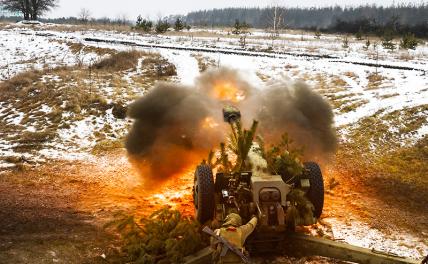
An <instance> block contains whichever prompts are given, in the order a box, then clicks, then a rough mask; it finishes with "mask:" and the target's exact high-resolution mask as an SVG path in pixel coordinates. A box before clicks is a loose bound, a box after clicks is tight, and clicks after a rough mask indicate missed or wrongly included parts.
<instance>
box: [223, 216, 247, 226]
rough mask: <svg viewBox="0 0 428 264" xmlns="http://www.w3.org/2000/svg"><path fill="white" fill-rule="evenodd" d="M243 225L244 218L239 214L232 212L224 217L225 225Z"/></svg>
mask: <svg viewBox="0 0 428 264" xmlns="http://www.w3.org/2000/svg"><path fill="white" fill-rule="evenodd" d="M241 225H242V218H241V216H240V215H239V214H235V213H231V214H228V215H227V216H226V218H225V219H224V223H223V226H235V227H238V226H241Z"/></svg>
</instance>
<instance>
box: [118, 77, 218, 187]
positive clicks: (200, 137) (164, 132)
mask: <svg viewBox="0 0 428 264" xmlns="http://www.w3.org/2000/svg"><path fill="white" fill-rule="evenodd" d="M215 108H216V107H215V102H214V101H213V100H210V98H209V97H206V96H203V95H202V94H200V93H198V92H197V91H195V89H194V88H193V87H186V86H181V85H176V84H171V83H160V84H158V85H157V86H155V87H154V88H153V89H152V90H151V91H150V92H149V93H148V94H147V95H145V96H144V97H142V98H140V99H138V100H137V101H136V102H134V103H133V104H132V105H131V106H130V109H129V112H128V115H129V117H130V118H133V119H135V122H134V124H133V126H132V129H131V131H130V133H129V134H128V137H127V140H126V148H127V150H128V153H129V154H130V156H131V160H133V161H134V163H137V165H138V168H140V170H142V173H143V174H144V176H148V175H149V176H150V178H152V179H153V178H156V179H157V180H163V179H166V178H168V177H169V176H171V175H173V174H176V173H179V172H181V171H182V170H183V169H186V165H188V164H189V163H191V162H194V161H195V159H200V158H201V157H202V156H205V155H206V153H207V152H208V151H209V150H210V149H211V148H212V147H213V146H214V145H215V144H216V143H217V142H219V140H221V133H220V131H218V130H216V129H212V128H211V126H215V123H214V121H213V120H211V118H212V117H211V116H213V115H212V113H211V110H212V109H215ZM150 178H147V177H145V180H146V181H147V180H150Z"/></svg>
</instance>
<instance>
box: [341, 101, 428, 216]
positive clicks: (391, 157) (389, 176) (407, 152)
mask: <svg viewBox="0 0 428 264" xmlns="http://www.w3.org/2000/svg"><path fill="white" fill-rule="evenodd" d="M427 114H428V105H424V106H420V107H415V108H410V109H404V110H401V111H395V112H392V113H388V114H382V113H378V114H375V115H373V116H371V117H367V118H364V119H362V120H360V121H359V122H358V123H357V124H356V125H354V126H353V127H352V128H349V129H348V132H349V133H348V134H347V138H348V140H347V141H346V142H342V143H341V144H340V146H339V149H338V152H337V154H336V163H337V164H336V169H335V170H336V171H338V172H340V173H341V174H343V175H344V177H346V178H347V179H349V178H354V179H360V180H362V182H363V183H364V184H365V185H367V186H369V187H371V188H374V193H375V196H376V197H378V198H380V199H382V200H385V201H387V202H388V203H391V202H393V200H394V201H395V200H397V202H399V203H400V204H404V206H405V208H406V210H410V209H411V208H413V209H414V210H421V209H423V208H425V209H423V210H425V212H426V210H427V207H426V204H427V203H428V178H427V177H426V175H428V166H426V163H427V160H428V147H427V146H428V136H425V137H423V138H420V139H419V140H417V142H416V143H415V142H414V135H413V133H414V132H415V131H416V130H417V129H419V128H420V127H421V126H422V125H423V124H427V123H428V118H427ZM413 209H412V210H413ZM419 212H420V213H422V212H423V211H419Z"/></svg>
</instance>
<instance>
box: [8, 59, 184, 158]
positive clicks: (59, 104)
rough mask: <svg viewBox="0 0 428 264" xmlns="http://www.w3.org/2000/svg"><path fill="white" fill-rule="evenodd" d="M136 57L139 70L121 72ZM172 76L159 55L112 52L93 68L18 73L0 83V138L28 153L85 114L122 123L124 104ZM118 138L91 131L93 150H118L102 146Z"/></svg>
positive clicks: (170, 67)
mask: <svg viewBox="0 0 428 264" xmlns="http://www.w3.org/2000/svg"><path fill="white" fill-rule="evenodd" d="M140 58H141V59H144V61H145V62H144V63H142V65H141V69H139V70H141V71H138V72H136V71H135V72H133V71H124V70H128V69H129V68H136V67H137V64H138V61H139V59H140ZM175 74H176V70H175V66H174V65H172V64H171V63H169V62H168V61H167V60H166V59H164V58H163V57H161V56H160V55H159V54H156V53H143V52H136V51H130V52H122V53H117V54H114V55H112V56H111V57H109V58H108V59H106V60H103V61H101V62H100V63H99V64H98V69H97V70H92V69H89V68H87V67H84V66H74V67H59V68H55V69H49V68H45V69H42V70H30V71H28V72H25V73H21V74H19V75H17V76H15V77H13V78H11V79H9V80H7V81H4V82H1V83H0V101H1V102H4V103H5V104H6V105H7V106H8V107H7V108H6V109H5V110H3V111H2V113H1V115H0V137H1V138H4V139H6V140H8V142H10V143H11V144H14V143H16V144H18V147H17V148H16V149H15V151H16V152H25V153H29V152H31V150H38V149H40V148H41V147H43V146H44V145H45V144H46V143H47V142H52V139H53V138H56V136H57V131H58V129H68V128H70V127H71V126H72V125H73V123H74V122H76V121H80V120H83V119H85V118H88V117H90V116H93V117H104V116H105V115H106V112H107V110H110V109H112V114H113V116H114V117H115V118H117V119H122V120H123V119H124V118H125V117H126V111H127V107H126V106H127V104H128V103H129V102H131V101H133V100H134V99H136V98H137V97H139V96H140V95H141V93H142V91H143V90H145V89H150V88H151V87H152V86H153V85H154V83H155V82H156V81H157V80H165V81H168V80H170V78H171V76H173V75H175ZM9 106H10V107H9ZM21 117H22V119H21ZM17 118H20V119H17ZM13 119H15V120H17V121H15V122H12V121H13ZM17 122H18V123H17ZM29 127H32V129H30V130H26V129H27V128H29ZM33 130H34V131H37V132H31V131H33ZM22 131H27V132H28V133H27V132H25V133H23V132H22ZM117 137H120V135H119V134H118V131H116V130H115V129H113V128H111V127H110V128H109V127H108V126H105V127H104V128H102V129H100V131H94V132H93V133H92V139H93V140H96V141H99V143H98V146H97V147H96V148H95V151H96V152H100V151H103V150H106V149H110V148H112V147H115V146H117V145H115V144H111V143H112V142H105V140H110V139H111V140H113V141H115V140H116V138H117ZM92 139H91V140H92Z"/></svg>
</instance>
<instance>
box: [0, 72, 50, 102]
mask: <svg viewBox="0 0 428 264" xmlns="http://www.w3.org/2000/svg"><path fill="white" fill-rule="evenodd" d="M41 77H42V72H40V71H38V70H29V71H27V72H23V73H20V74H18V75H16V76H14V77H12V78H11V79H9V80H8V81H5V82H2V83H0V98H1V95H2V94H3V95H5V93H7V92H15V91H19V90H21V89H22V88H23V87H28V86H30V85H31V84H33V83H34V82H36V81H38V80H39V79H40V78H41Z"/></svg>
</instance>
